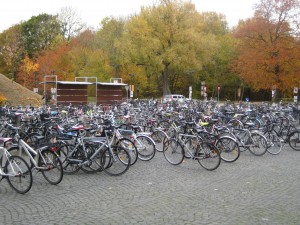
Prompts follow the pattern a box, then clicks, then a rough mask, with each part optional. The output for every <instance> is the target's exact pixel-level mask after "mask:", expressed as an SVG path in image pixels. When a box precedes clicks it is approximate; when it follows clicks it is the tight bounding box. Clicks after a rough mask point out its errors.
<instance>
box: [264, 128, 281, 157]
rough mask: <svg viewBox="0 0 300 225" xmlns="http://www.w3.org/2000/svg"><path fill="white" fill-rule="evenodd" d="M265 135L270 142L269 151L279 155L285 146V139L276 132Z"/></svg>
mask: <svg viewBox="0 0 300 225" xmlns="http://www.w3.org/2000/svg"><path fill="white" fill-rule="evenodd" d="M265 137H266V139H267V142H268V148H267V152H269V153H270V154H271V155H278V154H279V153H280V152H281V150H282V148H283V145H284V143H283V140H282V139H281V138H280V137H278V136H277V135H276V134H274V133H266V134H265Z"/></svg>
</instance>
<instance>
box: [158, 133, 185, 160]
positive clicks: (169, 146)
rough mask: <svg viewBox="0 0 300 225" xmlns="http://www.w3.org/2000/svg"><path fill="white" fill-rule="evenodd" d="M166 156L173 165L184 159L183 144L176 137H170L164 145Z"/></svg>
mask: <svg viewBox="0 0 300 225" xmlns="http://www.w3.org/2000/svg"><path fill="white" fill-rule="evenodd" d="M163 153H164V157H165V159H166V160H167V161H168V162H169V163H171V164H172V165H179V164H181V163H182V162H183V159H184V149H183V146H182V145H181V144H180V143H179V142H178V141H177V140H176V139H175V138H171V139H169V140H168V141H167V142H166V144H165V145H164V151H163Z"/></svg>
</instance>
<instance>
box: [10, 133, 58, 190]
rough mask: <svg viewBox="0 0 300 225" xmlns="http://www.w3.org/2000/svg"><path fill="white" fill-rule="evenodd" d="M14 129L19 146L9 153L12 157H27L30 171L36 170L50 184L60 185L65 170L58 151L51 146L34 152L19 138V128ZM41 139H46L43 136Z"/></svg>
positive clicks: (12, 148) (13, 147)
mask: <svg viewBox="0 0 300 225" xmlns="http://www.w3.org/2000/svg"><path fill="white" fill-rule="evenodd" d="M12 129H14V130H15V131H16V134H15V137H14V139H15V140H16V141H17V143H18V145H15V146H12V147H11V148H9V149H8V151H9V152H10V153H11V154H12V155H19V156H22V157H26V158H25V160H26V161H28V163H29V165H30V166H29V168H30V170H32V169H35V170H36V171H37V172H41V173H42V175H43V177H44V178H45V179H46V181H48V182H49V183H50V184H52V185H57V184H59V183H60V182H61V181H62V179H63V168H62V162H61V160H60V159H59V156H58V155H57V154H56V152H55V150H56V149H52V148H51V147H50V146H44V147H38V148H37V149H36V150H34V149H33V148H32V147H31V146H30V145H28V144H27V143H26V142H25V141H24V140H23V139H22V138H21V137H20V136H19V132H18V131H19V128H17V127H12ZM40 138H41V139H44V137H43V136H41V137H40ZM37 141H38V137H37Z"/></svg>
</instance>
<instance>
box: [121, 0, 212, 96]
mask: <svg viewBox="0 0 300 225" xmlns="http://www.w3.org/2000/svg"><path fill="white" fill-rule="evenodd" d="M121 43H122V47H123V52H122V55H124V56H126V57H127V61H128V63H130V62H131V63H133V64H144V65H150V66H148V67H151V68H152V70H153V71H157V73H159V74H160V76H161V78H162V82H161V83H162V84H163V88H162V89H163V95H166V94H168V93H170V92H171V90H170V76H172V75H176V74H174V73H171V71H176V69H175V68H177V71H178V69H179V68H180V70H181V71H185V70H190V69H195V70H196V71H199V70H200V69H201V67H202V66H203V64H204V63H205V62H207V61H209V60H210V59H211V56H212V52H214V51H215V49H216V48H217V43H216V41H215V36H214V35H213V34H208V33H204V32H202V30H201V20H200V16H199V13H198V12H197V11H196V9H195V6H194V5H193V4H192V3H190V2H183V1H177V0H161V1H160V4H159V5H153V6H151V7H144V8H142V10H141V13H140V15H135V16H132V17H131V18H130V20H129V21H128V23H126V28H125V32H124V36H123V39H122V41H121Z"/></svg>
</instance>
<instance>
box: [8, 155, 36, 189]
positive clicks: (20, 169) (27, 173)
mask: <svg viewBox="0 0 300 225" xmlns="http://www.w3.org/2000/svg"><path fill="white" fill-rule="evenodd" d="M4 172H5V173H6V174H7V176H6V178H7V181H8V183H9V185H10V186H11V187H12V188H13V189H14V190H15V191H16V192H18V193H20V194H25V193H26V192H28V191H29V190H30V189H31V187H32V173H31V170H30V169H29V166H28V164H27V162H26V161H25V160H24V159H23V158H21V157H20V156H15V155H13V156H10V157H9V159H8V160H7V162H6V164H5V167H4Z"/></svg>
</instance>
